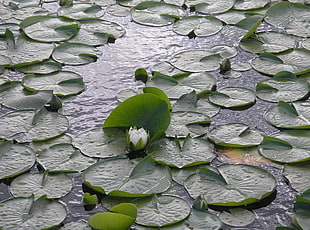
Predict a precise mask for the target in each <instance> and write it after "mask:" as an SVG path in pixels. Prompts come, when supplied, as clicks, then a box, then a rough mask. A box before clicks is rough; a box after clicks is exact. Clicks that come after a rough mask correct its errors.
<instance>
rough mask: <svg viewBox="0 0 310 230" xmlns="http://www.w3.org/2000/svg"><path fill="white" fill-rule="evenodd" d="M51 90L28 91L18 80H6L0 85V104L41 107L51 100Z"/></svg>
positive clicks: (20, 107) (10, 106)
mask: <svg viewBox="0 0 310 230" xmlns="http://www.w3.org/2000/svg"><path fill="white" fill-rule="evenodd" d="M52 97H53V92H52V91H51V90H44V91H36V92H30V91H28V90H25V89H24V88H23V87H22V85H21V83H19V82H10V81H8V82H6V83H5V84H3V85H1V86H0V104H2V105H5V106H6V107H9V108H14V109H41V108H42V107H43V106H45V105H46V104H47V103H49V102H50V101H51V100H52Z"/></svg>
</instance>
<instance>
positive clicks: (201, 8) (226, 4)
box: [187, 0, 235, 15]
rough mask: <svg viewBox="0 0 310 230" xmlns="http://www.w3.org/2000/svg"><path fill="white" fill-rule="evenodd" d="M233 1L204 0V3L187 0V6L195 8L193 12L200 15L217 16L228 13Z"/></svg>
mask: <svg viewBox="0 0 310 230" xmlns="http://www.w3.org/2000/svg"><path fill="white" fill-rule="evenodd" d="M234 3H235V1H234V0H228V1H216V0H206V1H197V0H196V1H195V0H189V1H187V4H189V5H190V6H191V7H194V8H195V11H196V12H198V13H202V14H208V15H210V14H211V15H212V14H219V13H223V12H226V11H228V10H229V9H231V8H232V7H233V5H234Z"/></svg>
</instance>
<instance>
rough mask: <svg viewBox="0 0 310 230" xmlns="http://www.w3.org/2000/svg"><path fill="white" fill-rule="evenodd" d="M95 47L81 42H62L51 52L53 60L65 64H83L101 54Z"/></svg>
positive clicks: (94, 59) (93, 60) (92, 60)
mask: <svg viewBox="0 0 310 230" xmlns="http://www.w3.org/2000/svg"><path fill="white" fill-rule="evenodd" d="M101 54H102V53H101V51H100V50H98V49H97V48H95V47H93V46H90V45H86V44H82V43H62V44H60V45H59V46H57V47H56V48H55V49H54V51H53V54H52V57H53V59H54V60H55V61H57V62H59V63H62V64H66V65H83V64H88V63H91V62H95V61H96V60H97V58H98V57H99V56H100V55H101Z"/></svg>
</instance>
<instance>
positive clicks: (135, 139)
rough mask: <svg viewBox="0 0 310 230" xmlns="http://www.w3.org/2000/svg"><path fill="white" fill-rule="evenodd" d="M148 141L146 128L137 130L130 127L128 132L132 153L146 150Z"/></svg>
mask: <svg viewBox="0 0 310 230" xmlns="http://www.w3.org/2000/svg"><path fill="white" fill-rule="evenodd" d="M148 139H149V134H148V133H147V132H146V131H145V130H144V128H140V129H137V128H135V127H130V129H129V130H128V131H127V143H128V145H129V148H130V150H132V151H137V150H142V149H144V148H145V146H146V144H147V142H148Z"/></svg>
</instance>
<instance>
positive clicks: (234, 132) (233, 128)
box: [208, 123, 264, 147]
mask: <svg viewBox="0 0 310 230" xmlns="http://www.w3.org/2000/svg"><path fill="white" fill-rule="evenodd" d="M263 135H264V133H263V132H262V131H260V130H258V129H256V128H250V127H249V126H247V125H244V124H238V123H237V124H225V125H219V126H216V127H215V128H214V129H212V130H210V132H209V133H208V137H209V139H210V140H211V141H212V142H214V143H215V144H217V145H221V146H227V147H251V146H256V145H259V144H260V143H261V142H262V140H263Z"/></svg>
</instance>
